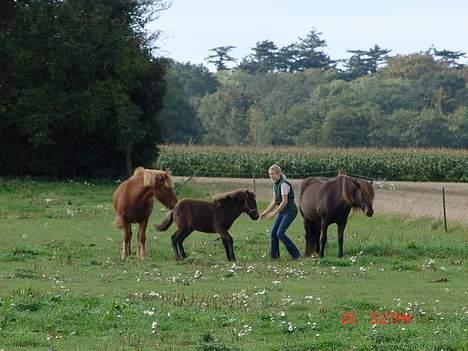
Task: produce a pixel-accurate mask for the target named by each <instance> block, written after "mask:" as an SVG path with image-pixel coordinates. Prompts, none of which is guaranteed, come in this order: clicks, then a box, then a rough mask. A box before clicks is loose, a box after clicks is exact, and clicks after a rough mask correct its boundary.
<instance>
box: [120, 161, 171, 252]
mask: <svg viewBox="0 0 468 351" xmlns="http://www.w3.org/2000/svg"><path fill="white" fill-rule="evenodd" d="M154 197H156V199H158V200H159V201H160V202H161V203H162V204H163V205H164V206H166V207H167V208H168V209H173V208H174V206H175V204H176V203H177V198H176V195H175V193H174V190H173V183H172V178H171V176H170V175H169V174H168V173H167V172H165V171H159V170H155V169H144V168H143V167H138V168H137V169H135V172H134V173H133V176H131V177H130V178H128V179H127V180H125V181H124V182H122V184H120V185H119V187H118V188H117V189H116V190H115V192H114V197H113V203H114V209H115V212H116V213H117V218H116V219H115V221H114V224H115V226H116V227H118V228H122V229H123V244H122V258H126V257H128V256H129V255H130V243H131V240H132V228H131V224H132V223H139V225H140V228H139V231H138V256H139V257H140V258H145V256H146V249H145V242H146V226H147V225H148V219H149V217H150V216H151V212H152V211H153V202H154Z"/></svg>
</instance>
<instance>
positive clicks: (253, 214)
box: [244, 190, 260, 220]
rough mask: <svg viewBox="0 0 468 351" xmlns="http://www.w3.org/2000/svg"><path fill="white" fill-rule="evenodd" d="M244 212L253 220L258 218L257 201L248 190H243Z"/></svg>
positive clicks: (253, 194)
mask: <svg viewBox="0 0 468 351" xmlns="http://www.w3.org/2000/svg"><path fill="white" fill-rule="evenodd" d="M244 199H245V203H244V212H245V213H247V215H248V216H249V217H250V218H251V219H253V220H257V219H258V218H259V217H260V214H259V213H258V209H257V200H256V196H255V193H254V192H253V191H250V190H245V191H244Z"/></svg>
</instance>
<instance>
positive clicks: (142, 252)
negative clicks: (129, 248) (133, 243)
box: [138, 218, 148, 259]
mask: <svg viewBox="0 0 468 351" xmlns="http://www.w3.org/2000/svg"><path fill="white" fill-rule="evenodd" d="M147 226H148V218H147V219H145V220H144V221H143V222H141V223H140V228H139V231H138V257H140V258H141V259H143V258H145V257H146V247H145V244H146V227H147Z"/></svg>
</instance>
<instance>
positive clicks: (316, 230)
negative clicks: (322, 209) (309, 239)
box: [312, 221, 320, 255]
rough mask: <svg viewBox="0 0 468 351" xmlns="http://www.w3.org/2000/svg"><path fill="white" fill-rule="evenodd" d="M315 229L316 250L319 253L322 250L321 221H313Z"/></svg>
mask: <svg viewBox="0 0 468 351" xmlns="http://www.w3.org/2000/svg"><path fill="white" fill-rule="evenodd" d="M312 228H313V230H314V241H315V252H316V253H317V255H318V254H319V252H320V221H319V222H315V223H313V227H312Z"/></svg>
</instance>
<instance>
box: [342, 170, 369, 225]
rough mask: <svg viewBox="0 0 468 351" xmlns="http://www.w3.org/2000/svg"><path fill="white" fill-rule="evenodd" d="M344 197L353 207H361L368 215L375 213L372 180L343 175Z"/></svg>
mask: <svg viewBox="0 0 468 351" xmlns="http://www.w3.org/2000/svg"><path fill="white" fill-rule="evenodd" d="M339 177H342V180H341V181H342V187H343V191H342V193H343V199H344V201H345V202H346V203H347V204H348V205H350V206H351V207H353V208H360V209H361V210H362V212H364V213H365V214H366V216H367V217H372V215H373V214H374V208H373V204H374V195H375V193H374V188H373V187H372V182H369V181H366V180H360V179H356V178H351V177H349V176H347V175H341V176H339Z"/></svg>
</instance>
